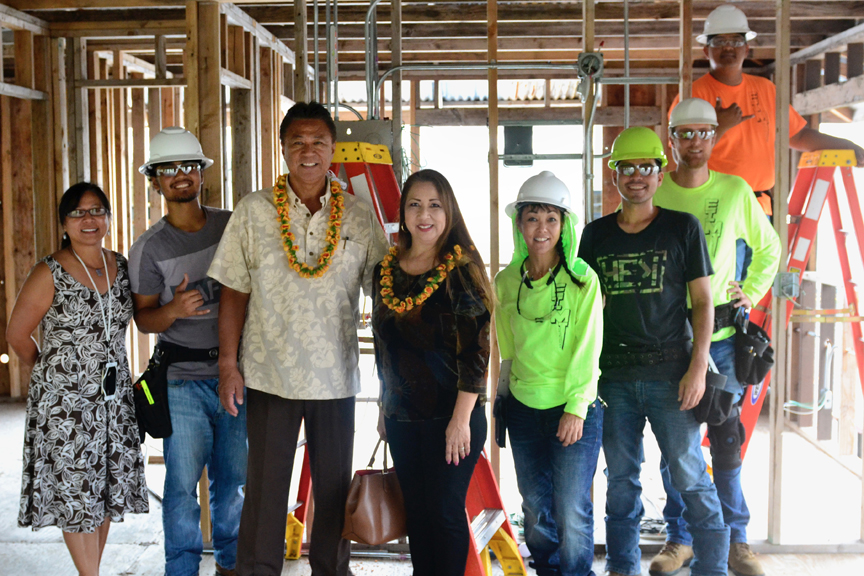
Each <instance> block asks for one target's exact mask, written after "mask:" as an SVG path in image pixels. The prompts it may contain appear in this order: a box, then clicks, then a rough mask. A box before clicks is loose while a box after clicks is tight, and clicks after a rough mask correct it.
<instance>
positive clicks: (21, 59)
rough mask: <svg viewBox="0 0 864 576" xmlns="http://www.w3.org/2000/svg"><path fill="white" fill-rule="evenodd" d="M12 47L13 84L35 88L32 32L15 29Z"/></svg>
mask: <svg viewBox="0 0 864 576" xmlns="http://www.w3.org/2000/svg"><path fill="white" fill-rule="evenodd" d="M0 6H2V4H0ZM14 48H15V84H17V85H18V86H21V87H22V88H29V89H31V90H32V89H35V88H36V85H35V83H34V78H33V68H34V63H33V32H30V31H29V30H16V31H15V34H14Z"/></svg>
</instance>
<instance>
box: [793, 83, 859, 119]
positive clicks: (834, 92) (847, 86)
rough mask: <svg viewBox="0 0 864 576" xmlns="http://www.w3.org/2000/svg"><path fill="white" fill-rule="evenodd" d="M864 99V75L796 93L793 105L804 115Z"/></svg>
mask: <svg viewBox="0 0 864 576" xmlns="http://www.w3.org/2000/svg"><path fill="white" fill-rule="evenodd" d="M862 101H864V76H855V77H854V78H851V79H849V80H847V81H846V82H841V83H839V84H830V85H828V86H822V87H819V88H815V89H813V90H807V91H806V92H801V93H800V94H796V95H795V98H794V99H793V101H792V107H793V108H795V110H797V111H798V113H799V114H801V115H802V116H807V115H809V114H818V113H820V112H826V111H828V110H831V109H832V108H841V107H843V106H849V105H851V104H856V103H858V102H862Z"/></svg>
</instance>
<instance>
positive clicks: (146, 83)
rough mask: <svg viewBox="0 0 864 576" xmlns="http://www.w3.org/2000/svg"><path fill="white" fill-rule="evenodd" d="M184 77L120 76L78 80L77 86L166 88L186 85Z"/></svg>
mask: <svg viewBox="0 0 864 576" xmlns="http://www.w3.org/2000/svg"><path fill="white" fill-rule="evenodd" d="M187 82H188V81H187V79H186V78H122V79H119V80H116V79H113V78H112V79H108V80H79V81H78V82H76V84H75V86H76V87H78V88H166V87H174V86H186V85H187Z"/></svg>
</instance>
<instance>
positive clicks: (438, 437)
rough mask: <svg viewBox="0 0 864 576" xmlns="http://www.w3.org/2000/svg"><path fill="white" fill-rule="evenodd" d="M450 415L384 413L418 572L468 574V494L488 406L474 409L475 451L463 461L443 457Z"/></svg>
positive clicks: (451, 575)
mask: <svg viewBox="0 0 864 576" xmlns="http://www.w3.org/2000/svg"><path fill="white" fill-rule="evenodd" d="M449 423H450V420H449V419H448V418H442V419H439V420H422V421H417V422H399V421H397V420H392V419H390V418H385V419H384V424H385V426H386V427H387V441H388V442H389V443H390V451H391V452H392V454H393V463H394V465H395V466H396V475H397V476H398V477H399V485H400V486H401V488H402V495H403V497H404V498H405V515H406V521H407V525H408V543H409V545H410V547H411V563H412V564H413V565H414V576H463V575H464V574H465V563H466V561H467V559H468V546H469V542H470V535H469V530H470V529H471V528H470V527H469V525H468V517H467V516H466V514H465V495H466V494H467V493H468V485H469V484H470V483H471V476H472V475H473V473H474V466H475V465H476V464H477V460H478V459H479V458H480V452H481V451H482V450H483V444H485V443H486V412H485V410H484V407H483V406H478V407H476V408H474V411H473V412H472V413H471V424H470V426H471V453H470V454H469V455H468V456H467V457H466V458H465V459H464V460H460V461H459V465H458V466H457V465H453V464H447V461H446V460H445V459H444V450H445V437H444V435H445V432H446V430H447V425H448V424H449Z"/></svg>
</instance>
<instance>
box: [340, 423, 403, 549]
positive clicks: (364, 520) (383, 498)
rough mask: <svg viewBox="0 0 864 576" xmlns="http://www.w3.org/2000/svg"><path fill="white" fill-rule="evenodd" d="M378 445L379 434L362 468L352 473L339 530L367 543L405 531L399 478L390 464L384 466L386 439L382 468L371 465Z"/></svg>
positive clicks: (345, 536) (379, 540) (362, 542)
mask: <svg viewBox="0 0 864 576" xmlns="http://www.w3.org/2000/svg"><path fill="white" fill-rule="evenodd" d="M380 445H381V439H380V438H379V439H378V443H377V444H376V445H375V450H374V451H373V452H372V458H371V459H370V460H369V464H367V465H366V469H365V470H357V471H356V472H355V473H354V478H353V479H352V480H351V487H350V488H349V490H348V500H347V502H346V503H345V528H344V529H343V530H342V538H345V539H346V540H353V541H354V542H360V543H361V544H369V545H371V546H377V545H379V544H384V543H385V542H390V541H391V540H396V539H398V538H402V537H403V536H405V535H407V534H408V530H407V528H406V527H405V503H404V502H403V501H402V490H401V489H400V488H399V479H398V478H396V470H395V469H394V468H389V469H388V468H387V443H386V442H385V443H384V469H383V470H373V469H372V465H373V464H374V463H375V454H377V452H378V446H380Z"/></svg>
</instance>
